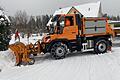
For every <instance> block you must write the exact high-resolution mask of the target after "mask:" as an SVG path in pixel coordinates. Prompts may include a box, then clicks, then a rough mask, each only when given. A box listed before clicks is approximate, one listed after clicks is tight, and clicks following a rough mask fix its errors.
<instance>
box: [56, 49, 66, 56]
mask: <svg viewBox="0 0 120 80" xmlns="http://www.w3.org/2000/svg"><path fill="white" fill-rule="evenodd" d="M55 52H56V55H57V56H63V55H64V53H65V50H64V48H62V47H58V48H57V49H56V51H55Z"/></svg>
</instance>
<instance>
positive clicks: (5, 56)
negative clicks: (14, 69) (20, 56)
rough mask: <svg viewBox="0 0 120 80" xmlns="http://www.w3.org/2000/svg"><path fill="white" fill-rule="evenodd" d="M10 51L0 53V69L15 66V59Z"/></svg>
mask: <svg viewBox="0 0 120 80" xmlns="http://www.w3.org/2000/svg"><path fill="white" fill-rule="evenodd" d="M12 53H13V52H12V51H11V50H7V51H0V69H3V68H5V67H11V66H14V65H15V58H14V55H13V54H12Z"/></svg>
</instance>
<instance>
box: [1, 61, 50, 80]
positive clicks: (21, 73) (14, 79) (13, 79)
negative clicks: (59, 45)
mask: <svg viewBox="0 0 120 80" xmlns="http://www.w3.org/2000/svg"><path fill="white" fill-rule="evenodd" d="M49 64H50V63H47V64H44V65H43V66H42V65H40V66H38V65H37V66H36V65H33V66H28V67H26V66H25V67H20V68H17V69H16V70H17V71H14V72H13V70H14V69H15V68H14V69H12V70H10V71H9V72H7V76H5V77H3V78H6V79H11V80H18V79H19V78H20V77H22V78H23V77H24V76H26V75H28V74H25V73H28V72H30V71H35V70H38V69H44V68H45V65H46V66H48V65H49ZM34 66H35V67H34ZM40 67H41V68H40ZM24 68H26V71H24V70H25V69H24ZM11 72H13V73H11ZM9 73H10V75H8V74H9ZM3 75H6V74H3ZM14 75H16V77H14ZM1 78H2V77H1Z"/></svg>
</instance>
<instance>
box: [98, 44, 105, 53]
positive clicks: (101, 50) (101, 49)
mask: <svg viewBox="0 0 120 80" xmlns="http://www.w3.org/2000/svg"><path fill="white" fill-rule="evenodd" d="M98 50H99V51H100V52H104V51H105V50H106V44H105V43H100V44H99V46H98Z"/></svg>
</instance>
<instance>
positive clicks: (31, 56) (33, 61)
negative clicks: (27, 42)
mask: <svg viewBox="0 0 120 80" xmlns="http://www.w3.org/2000/svg"><path fill="white" fill-rule="evenodd" d="M29 58H30V59H31V60H30V61H29V62H28V64H29V65H33V64H34V63H35V59H34V55H33V54H30V55H29Z"/></svg>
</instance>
